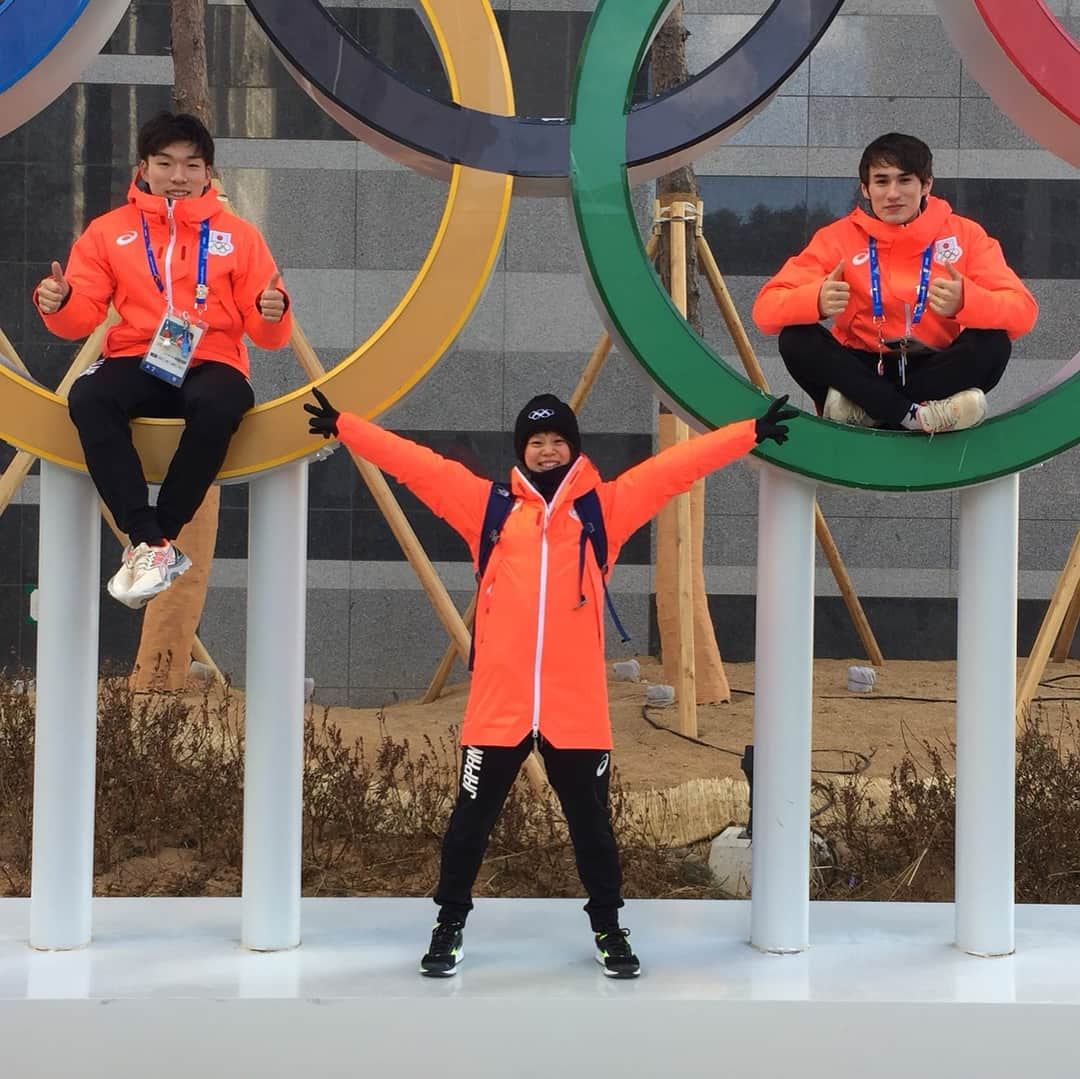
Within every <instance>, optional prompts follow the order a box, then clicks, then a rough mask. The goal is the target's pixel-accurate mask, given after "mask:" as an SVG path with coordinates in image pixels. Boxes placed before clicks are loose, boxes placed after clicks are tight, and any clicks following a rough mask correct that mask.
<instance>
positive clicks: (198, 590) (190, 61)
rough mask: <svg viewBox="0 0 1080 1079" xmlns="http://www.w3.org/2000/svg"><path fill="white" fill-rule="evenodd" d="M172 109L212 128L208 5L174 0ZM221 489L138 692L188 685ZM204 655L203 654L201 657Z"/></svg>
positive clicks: (147, 632) (183, 535)
mask: <svg viewBox="0 0 1080 1079" xmlns="http://www.w3.org/2000/svg"><path fill="white" fill-rule="evenodd" d="M171 19H172V21H171V27H172V58H173V95H172V96H173V108H174V109H175V110H176V111H177V112H187V113H191V114H192V115H194V116H197V117H199V119H200V120H202V122H203V123H204V124H206V126H207V127H209V128H211V130H212V129H213V121H212V116H211V113H212V110H211V106H210V84H209V74H208V71H207V65H206V0H172V13H171ZM220 502H221V492H220V489H219V488H218V487H217V486H216V485H214V486H212V487H211V488H210V490H209V491H207V492H206V498H204V499H203V503H202V505H201V506H200V507H199V509H198V511H197V512H196V514H195V517H194V518H193V519H192V520H191V521H190V522H188V524H186V525H185V526H184V527H183V529H182V530H181V532H180V535H179V536H178V537H177V543H178V545H179V546H180V548H181V549H182V550H183V551H184V552H185V553H186V554H187V555H188V556H189V557H190V558H191V559H192V561H193V563H194V568H193V569H192V570H191V571H190V572H188V573H186V574H185V575H184V576H183V577H181V578H180V579H179V580H178V581H176V583H175V584H173V586H172V587H171V588H170V589H169V590H168V591H167V592H166V593H165V594H164V595H162V596H159V597H158V598H157V599H156V600H154V602H153V603H152V604H151V605H150V606H149V607H148V608H147V610H146V615H145V616H144V618H143V624H142V633H141V634H140V636H139V650H138V653H137V654H136V657H135V668H134V670H133V671H132V675H131V683H132V686H133V687H134V688H135V689H136V690H151V689H156V690H177V689H183V687H184V685H185V684H186V683H187V678H188V670H189V667H190V664H191V654H192V649H193V647H198V645H197V644H196V641H197V638H196V636H195V631H196V629H197V628H198V624H199V619H200V618H201V617H202V610H203V604H204V603H205V602H206V587H207V583H208V580H209V576H210V562H211V560H212V559H213V556H214V547H215V545H216V541H217V529H218V510H219V506H220ZM200 655H203V653H200Z"/></svg>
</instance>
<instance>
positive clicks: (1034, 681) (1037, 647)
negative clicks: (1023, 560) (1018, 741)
mask: <svg viewBox="0 0 1080 1079" xmlns="http://www.w3.org/2000/svg"><path fill="white" fill-rule="evenodd" d="M1078 587H1080V532H1077V533H1076V536H1075V538H1074V539H1073V544H1072V548H1071V550H1070V551H1069V557H1068V558H1067V559H1066V560H1065V568H1064V569H1063V570H1062V571H1061V576H1060V577H1059V578H1058V583H1057V587H1056V588H1055V589H1054V594H1053V595H1052V596H1051V597H1050V605H1049V606H1048V607H1047V608H1046V614H1045V615H1044V617H1043V621H1042V625H1041V626H1040V627H1039V635H1038V636H1037V637H1036V638H1035V644H1034V645H1033V646H1032V649H1031V655H1030V656H1028V659H1027V662H1026V663H1025V664H1024V669H1023V671H1022V672H1021V674H1020V680H1019V682H1018V683H1017V686H1016V723H1017V726H1019V725H1020V723H1021V722H1022V721H1023V718H1024V713H1025V711H1027V708H1028V706H1029V705H1030V704H1031V698H1032V697H1034V696H1035V690H1036V689H1037V688H1038V685H1039V682H1041V681H1042V676H1043V672H1044V671H1045V670H1046V662H1047V660H1048V659H1049V658H1050V650H1051V648H1052V647H1053V644H1054V639H1055V638H1056V637H1057V634H1058V630H1060V629H1061V625H1062V622H1063V621H1064V620H1065V616H1066V614H1068V612H1069V609H1070V607H1071V606H1072V603H1073V600H1074V597H1075V596H1076V592H1077V588H1078Z"/></svg>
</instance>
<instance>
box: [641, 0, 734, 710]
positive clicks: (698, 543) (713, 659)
mask: <svg viewBox="0 0 1080 1079" xmlns="http://www.w3.org/2000/svg"><path fill="white" fill-rule="evenodd" d="M686 38H687V31H686V27H685V26H684V24H683V6H682V4H681V3H680V4H678V5H676V7H675V8H673V9H672V12H671V14H670V15H669V16H668V19H667V21H666V22H665V23H664V25H663V27H661V29H660V32H659V33H658V34H657V36H656V39H655V40H654V41H653V45H652V81H653V92H654V93H663V92H664V91H666V90H670V89H673V88H674V87H676V86H680V85H681V84H682V83H684V82H686V80H687V78H688V77H689V73H688V71H687V66H686ZM656 193H657V197H658V198H659V199H660V202H661V204H662V205H666V204H667V203H669V202H670V201H671V200H672V199H675V200H676V201H686V202H694V203H696V202H697V199H698V186H697V181H696V179H695V178H694V170H693V169H692V168H691V167H689V166H685V167H683V168H681V169H677V170H676V171H675V172H672V173H669V174H668V175H667V176H662V177H661V178H660V179H659V180H657V182H656ZM694 228H695V226H694V223H692V222H688V223H687V225H686V232H687V240H686V263H687V266H686V319H687V321H688V322H689V323H690V325H691V326H692V327H693V328H694V329H695V330H696V331H697V332H698V333H701V332H702V324H701V293H700V290H699V288H698V279H697V247H696V244H695V243H694ZM657 259H658V268H659V272H660V279H661V281H662V282H663V283H664V287H665V288H666V289H667V290H668V291H669V292H670V291H671V249H670V242H669V239H668V231H667V229H666V228H665V229H663V230H662V231H661V233H660V248H659V252H658V255H657ZM660 413H661V415H660V424H659V448H660V449H665V448H666V447H667V446H669V445H672V444H673V442H674V440H675V418H674V417H673V416H671V414H670V413H668V411H667V409H666V408H664V406H663V405H661V406H660ZM691 437H694V436H693V435H691ZM675 517H676V514H675V507H674V504H673V503H668V505H667V506H665V507H664V509H663V510H662V511H661V513H660V516H659V518H658V520H657V526H656V621H657V626H658V629H659V632H660V653H661V659H662V661H663V664H664V677H665V679H666V680H667V681H668V682H669V683H670V684H671V685H673V686H678V685H679V677H678V674H679V668H678V656H679V649H678V640H679V636H678V635H679V615H680V611H679V607H678V603H677V598H676V588H675V567H676V563H675V559H676V524H675ZM690 517H691V535H690V548H691V558H692V562H693V594H694V601H693V602H694V611H693V623H694V665H695V682H696V686H695V694H696V698H697V703H698V704H715V703H717V702H726V701H730V700H731V687H730V686H729V684H728V680H727V675H726V674H725V673H724V664H723V661H722V660H721V658H720V649H719V647H718V646H717V643H716V634H715V632H714V630H713V624H712V618H711V616H710V615H709V606H708V595H707V593H706V591H705V573H704V569H703V543H704V519H705V484H704V481H699V482H698V483H695V484H694V486H693V487H692V488H691V491H690Z"/></svg>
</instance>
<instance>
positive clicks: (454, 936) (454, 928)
mask: <svg viewBox="0 0 1080 1079" xmlns="http://www.w3.org/2000/svg"><path fill="white" fill-rule="evenodd" d="M464 928H465V925H464V923H462V922H437V923H436V924H435V928H434V929H433V930H432V931H431V944H429V945H428V950H427V955H425V956H424V958H423V959H421V960H420V973H421V974H424V975H426V976H427V977H429V978H449V977H451V976H453V975H454V974H456V973H457V966H458V963H460V962H461V961H462V959H464V958H465V949H464V947H463V946H462V942H463V939H464V937H463V933H462V930H464Z"/></svg>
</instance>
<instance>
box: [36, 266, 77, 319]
mask: <svg viewBox="0 0 1080 1079" xmlns="http://www.w3.org/2000/svg"><path fill="white" fill-rule="evenodd" d="M69 292H71V286H70V285H69V284H68V283H67V281H66V280H65V278H64V271H63V270H62V269H61V268H60V263H59V262H56V261H54V262H53V264H52V267H51V268H50V273H49V276H48V277H43V278H42V279H41V281H40V282H39V283H38V287H37V305H38V309H39V310H40V311H41V313H42V314H43V315H55V314H56V312H57V311H59V310H60V308H61V307H63V306H64V301H65V300H66V299H67V298H68V293H69Z"/></svg>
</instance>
